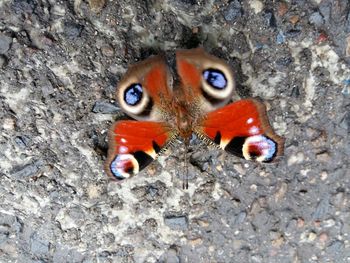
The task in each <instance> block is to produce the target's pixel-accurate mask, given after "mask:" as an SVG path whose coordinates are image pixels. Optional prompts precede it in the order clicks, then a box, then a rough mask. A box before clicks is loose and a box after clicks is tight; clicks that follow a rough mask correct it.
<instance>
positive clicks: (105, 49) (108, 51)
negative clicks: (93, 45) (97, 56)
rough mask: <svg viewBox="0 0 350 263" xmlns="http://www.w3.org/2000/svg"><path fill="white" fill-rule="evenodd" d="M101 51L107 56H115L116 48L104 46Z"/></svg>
mask: <svg viewBox="0 0 350 263" xmlns="http://www.w3.org/2000/svg"><path fill="white" fill-rule="evenodd" d="M101 52H102V54H103V55H104V56H106V57H113V56H114V49H113V48H112V47H111V46H109V45H105V46H103V47H102V48H101Z"/></svg>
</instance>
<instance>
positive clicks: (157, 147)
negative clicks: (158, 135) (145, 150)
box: [152, 141, 161, 153]
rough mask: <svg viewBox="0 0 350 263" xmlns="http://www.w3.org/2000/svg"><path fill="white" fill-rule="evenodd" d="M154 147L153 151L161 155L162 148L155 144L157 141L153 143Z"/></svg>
mask: <svg viewBox="0 0 350 263" xmlns="http://www.w3.org/2000/svg"><path fill="white" fill-rule="evenodd" d="M152 146H153V149H154V151H155V152H156V153H159V152H160V150H161V149H160V147H159V145H158V144H157V143H156V142H155V141H152Z"/></svg>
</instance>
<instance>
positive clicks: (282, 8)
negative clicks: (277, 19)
mask: <svg viewBox="0 0 350 263" xmlns="http://www.w3.org/2000/svg"><path fill="white" fill-rule="evenodd" d="M287 11H288V5H287V3H285V2H279V3H278V7H277V14H278V16H284V15H285V14H286V13H287Z"/></svg>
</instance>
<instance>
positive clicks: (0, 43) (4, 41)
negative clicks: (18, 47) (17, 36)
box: [0, 34, 12, 54]
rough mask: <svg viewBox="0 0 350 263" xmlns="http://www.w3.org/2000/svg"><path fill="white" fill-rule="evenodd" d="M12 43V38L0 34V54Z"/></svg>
mask: <svg viewBox="0 0 350 263" xmlns="http://www.w3.org/2000/svg"><path fill="white" fill-rule="evenodd" d="M11 44H12V38H11V37H8V36H6V35H4V34H0V54H5V53H6V52H7V51H8V50H9V49H10V46H11Z"/></svg>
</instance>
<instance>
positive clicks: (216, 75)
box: [203, 68, 227, 90]
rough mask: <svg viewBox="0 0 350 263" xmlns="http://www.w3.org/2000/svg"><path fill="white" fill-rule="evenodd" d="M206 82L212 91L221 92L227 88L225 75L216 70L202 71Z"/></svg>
mask: <svg viewBox="0 0 350 263" xmlns="http://www.w3.org/2000/svg"><path fill="white" fill-rule="evenodd" d="M203 77H204V79H205V80H206V82H207V83H208V84H209V85H210V86H211V87H213V88H214V89H218V90H223V89H225V88H226V87H227V79H226V77H225V74H224V73H223V72H222V71H221V70H218V69H213V68H209V69H206V70H204V71H203Z"/></svg>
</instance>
